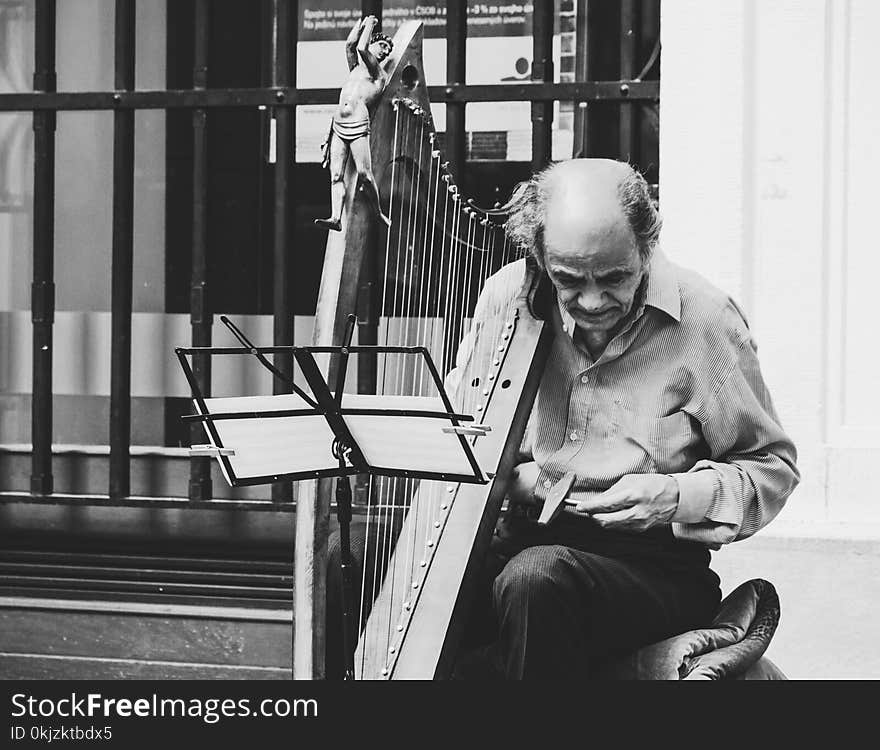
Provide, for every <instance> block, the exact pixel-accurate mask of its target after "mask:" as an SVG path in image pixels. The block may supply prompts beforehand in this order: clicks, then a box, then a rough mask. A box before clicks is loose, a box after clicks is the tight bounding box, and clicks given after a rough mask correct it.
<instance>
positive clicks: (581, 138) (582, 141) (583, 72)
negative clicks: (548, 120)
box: [571, 0, 589, 158]
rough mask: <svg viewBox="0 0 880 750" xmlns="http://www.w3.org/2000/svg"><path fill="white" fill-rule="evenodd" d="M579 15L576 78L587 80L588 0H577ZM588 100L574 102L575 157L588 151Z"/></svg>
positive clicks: (576, 30) (577, 18) (572, 151)
mask: <svg viewBox="0 0 880 750" xmlns="http://www.w3.org/2000/svg"><path fill="white" fill-rule="evenodd" d="M576 2H577V16H576V21H575V42H574V43H575V53H574V54H575V58H574V80H576V81H587V80H589V79H588V77H587V76H588V75H589V70H588V68H587V43H588V42H587V38H588V34H587V0H576ZM588 112H589V105H588V104H587V102H575V104H574V126H573V127H574V137H573V138H572V148H571V155H572V156H573V157H575V158H578V157H581V156H586V155H587V153H588V151H587V117H588Z"/></svg>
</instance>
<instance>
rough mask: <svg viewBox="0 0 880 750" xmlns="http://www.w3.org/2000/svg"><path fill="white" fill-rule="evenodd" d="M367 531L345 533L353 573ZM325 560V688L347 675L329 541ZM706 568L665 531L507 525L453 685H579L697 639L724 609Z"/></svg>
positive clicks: (487, 568)
mask: <svg viewBox="0 0 880 750" xmlns="http://www.w3.org/2000/svg"><path fill="white" fill-rule="evenodd" d="M366 531H367V529H366V526H365V525H364V524H359V525H358V524H355V525H353V526H352V546H353V552H354V556H355V559H356V560H357V561H358V566H360V565H362V564H363V562H364V557H365V556H364V543H363V540H364V538H365V536H366ZM330 553H331V554H330V558H331V559H330V569H329V570H328V582H327V590H328V594H327V676H328V678H334V677H339V676H340V675H341V674H342V668H343V663H344V657H343V654H342V648H341V644H342V625H341V607H340V598H339V593H340V591H341V579H340V575H339V567H338V560H339V549H338V536H337V535H335V534H334V535H333V536H332V537H331V544H330ZM366 557H367V565H368V566H370V567H368V570H372V566H373V565H375V562H374V560H373V559H371V555H370V554H369V553H368V554H367V555H366ZM708 564H709V553H708V550H707V549H706V548H705V547H704V546H702V545H696V544H691V543H688V542H681V541H678V540H676V539H674V538H673V536H672V533H671V531H670V529H669V528H667V527H664V528H658V529H652V530H651V531H649V532H646V533H642V534H630V533H622V532H612V531H608V530H603V529H601V528H600V527H598V526H597V525H596V524H595V523H593V522H592V521H591V520H590V519H588V518H580V517H574V516H571V515H569V514H563V515H562V516H560V517H559V518H557V519H556V520H555V521H553V522H552V523H551V524H550V525H549V526H538V524H536V523H535V522H534V521H532V520H530V519H528V518H526V517H523V516H520V515H514V514H513V513H508V514H507V515H506V516H505V517H503V518H502V519H501V520H500V521H499V523H498V526H497V528H496V531H495V536H494V537H493V540H492V545H491V548H490V551H489V553H488V554H487V556H486V560H485V565H484V567H483V571H482V573H481V581H480V585H479V586H478V594H477V596H476V597H475V601H474V602H473V605H472V608H471V612H470V616H469V620H468V623H467V627H466V629H465V634H464V637H463V642H462V645H461V649H460V654H459V659H458V664H457V667H456V670H455V676H456V677H458V678H461V679H565V678H577V679H584V678H588V677H589V676H590V675H591V674H594V673H595V672H596V671H597V670H599V669H600V668H601V665H602V664H603V663H604V662H606V661H608V660H611V659H613V658H614V657H615V656H617V655H623V654H625V653H628V652H631V651H633V650H635V649H637V648H639V647H641V646H644V645H647V644H650V643H654V642H656V641H660V640H663V639H664V638H668V637H670V636H672V635H676V634H678V633H682V632H685V631H687V630H691V629H694V628H697V627H704V626H706V625H708V624H709V622H710V621H711V620H712V618H713V617H714V615H715V612H716V610H717V607H718V603H719V601H720V598H721V591H720V587H719V581H718V577H717V576H716V575H715V574H714V573H713V572H712V571H711V570H710V569H709V565H708ZM358 569H359V570H360V567H359V568H358ZM357 580H358V581H360V575H359V574H358V576H357ZM370 597H371V594H370V593H369V592H368V593H367V598H370ZM365 607H368V605H366V604H365Z"/></svg>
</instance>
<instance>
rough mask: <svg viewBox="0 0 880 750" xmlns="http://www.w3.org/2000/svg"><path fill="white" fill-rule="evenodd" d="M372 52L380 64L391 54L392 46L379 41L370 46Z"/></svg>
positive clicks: (382, 40)
mask: <svg viewBox="0 0 880 750" xmlns="http://www.w3.org/2000/svg"><path fill="white" fill-rule="evenodd" d="M370 52H372V53H373V56H374V57H375V58H376V59H377V60H378V61H379V62H382V60H384V59H385V58H386V57H388V55H390V54H391V45H390V44H388V42H386V41H385V40H384V39H379V40H377V41H375V42H373V43H372V44H371V45H370Z"/></svg>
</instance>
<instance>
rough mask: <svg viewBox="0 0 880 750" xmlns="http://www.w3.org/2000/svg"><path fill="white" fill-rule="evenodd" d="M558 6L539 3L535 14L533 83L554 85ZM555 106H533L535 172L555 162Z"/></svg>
mask: <svg viewBox="0 0 880 750" xmlns="http://www.w3.org/2000/svg"><path fill="white" fill-rule="evenodd" d="M554 7H555V3H553V2H550V0H547V2H543V3H535V5H534V8H535V9H534V11H532V80H533V81H548V82H551V83H552V82H553V20H554V16H555V14H554V12H553V11H554ZM552 128H553V102H532V170H533V171H536V170H539V169H543V168H544V167H546V166H547V165H548V164H549V163H550V159H551V158H552V138H553V130H552Z"/></svg>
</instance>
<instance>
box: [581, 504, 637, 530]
mask: <svg viewBox="0 0 880 750" xmlns="http://www.w3.org/2000/svg"><path fill="white" fill-rule="evenodd" d="M592 519H593V520H594V521H595V522H596V523H598V524H599V525H600V526H602V527H603V528H604V527H609V528H614V527H615V526H617V527H620V528H630V527H633V528H638V526H639V523H640V522H639V521H638V519H636V518H635V516H634V514H633V512H632V511H631V510H630V509H629V508H626V509H624V510H618V511H615V512H614V513H595V514H593V515H592Z"/></svg>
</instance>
